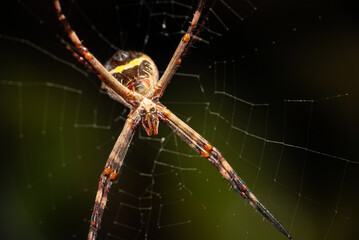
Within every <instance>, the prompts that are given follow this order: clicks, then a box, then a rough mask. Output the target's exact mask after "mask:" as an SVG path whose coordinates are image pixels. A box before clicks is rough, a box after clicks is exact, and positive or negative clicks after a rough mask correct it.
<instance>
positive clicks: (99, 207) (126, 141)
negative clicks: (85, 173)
mask: <svg viewBox="0 0 359 240" xmlns="http://www.w3.org/2000/svg"><path fill="white" fill-rule="evenodd" d="M139 122H140V116H139V115H138V114H137V112H134V111H133V112H131V113H130V115H129V117H128V118H127V120H126V123H125V126H124V127H123V129H122V132H121V134H120V136H119V137H118V139H117V141H116V143H115V145H114V147H113V149H112V151H111V153H110V156H109V157H108V160H107V162H106V165H105V168H104V170H103V171H102V174H101V177H100V180H99V183H98V190H97V194H96V198H95V204H94V208H93V211H92V216H91V221H90V230H89V234H88V240H95V239H96V236H97V232H98V230H99V228H100V225H101V220H102V215H103V212H104V210H105V207H106V203H107V196H108V193H109V191H110V188H111V185H112V183H113V181H114V180H115V179H116V177H117V175H118V173H119V171H120V168H121V166H122V163H123V160H124V158H125V156H126V153H127V150H128V147H129V146H130V143H131V141H132V137H133V135H134V133H135V130H136V127H137V125H138V124H139Z"/></svg>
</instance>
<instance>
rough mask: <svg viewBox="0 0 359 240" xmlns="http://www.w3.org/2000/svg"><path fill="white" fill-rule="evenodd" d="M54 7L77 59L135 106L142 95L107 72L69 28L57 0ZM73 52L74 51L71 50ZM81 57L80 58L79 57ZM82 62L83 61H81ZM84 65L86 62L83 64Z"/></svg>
mask: <svg viewBox="0 0 359 240" xmlns="http://www.w3.org/2000/svg"><path fill="white" fill-rule="evenodd" d="M54 5H55V9H56V12H57V16H58V19H59V21H60V22H61V24H62V25H63V27H64V29H65V31H66V32H67V35H68V37H69V38H70V40H71V41H72V43H73V44H74V45H75V47H76V49H77V51H78V53H79V54H77V53H76V54H77V55H78V57H77V56H75V57H76V58H77V60H79V61H80V62H87V63H88V65H90V66H91V67H90V70H91V71H92V72H94V73H96V75H97V76H98V77H99V79H100V80H101V81H102V82H104V83H106V84H107V85H108V86H109V87H111V88H112V89H113V90H114V91H115V92H116V93H118V94H119V95H120V96H121V97H122V98H123V99H124V100H125V101H126V102H128V103H129V104H130V105H131V106H133V107H137V106H138V105H139V102H141V100H142V98H143V96H142V95H141V94H138V93H136V92H133V91H130V90H129V89H128V88H127V87H125V86H123V85H122V84H121V83H120V82H118V81H117V80H116V79H115V78H114V77H113V76H112V74H111V73H109V72H108V71H107V70H106V68H105V67H104V66H103V65H102V64H101V63H100V62H99V61H98V60H97V59H96V58H95V56H94V55H92V53H90V52H89V51H88V49H87V48H86V47H85V46H84V45H82V42H81V41H80V39H79V37H78V36H77V34H76V32H75V31H74V30H73V29H72V28H71V26H70V24H69V23H68V21H67V20H66V16H65V14H63V13H62V9H61V4H60V1H59V0H54ZM72 52H73V53H74V51H72ZM81 58H82V59H81ZM83 64H84V63H83ZM84 65H85V66H86V64H84Z"/></svg>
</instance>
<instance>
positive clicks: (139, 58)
mask: <svg viewBox="0 0 359 240" xmlns="http://www.w3.org/2000/svg"><path fill="white" fill-rule="evenodd" d="M105 68H106V69H107V70H108V71H109V72H110V73H111V74H112V75H113V76H114V77H115V78H116V79H117V80H118V81H119V82H120V83H122V84H123V85H124V86H126V87H127V88H128V89H130V90H132V91H135V92H137V93H140V94H142V95H146V93H147V92H148V91H149V90H150V89H151V88H152V87H154V86H155V84H156V82H157V81H158V70H157V67H156V65H155V63H154V62H153V60H152V59H151V58H150V57H149V56H147V55H146V54H144V53H141V52H133V51H123V50H118V51H117V52H116V53H115V54H114V55H113V56H112V57H111V58H110V59H109V60H108V61H107V62H106V64H105ZM102 87H103V88H105V89H106V90H107V92H108V94H109V95H110V97H112V98H113V99H115V100H116V101H120V102H122V103H124V100H123V99H122V98H121V97H120V96H119V95H117V94H116V93H115V92H113V91H112V90H111V89H110V88H108V87H107V86H105V85H104V84H103V85H102Z"/></svg>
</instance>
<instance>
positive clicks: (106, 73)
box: [54, 0, 293, 240]
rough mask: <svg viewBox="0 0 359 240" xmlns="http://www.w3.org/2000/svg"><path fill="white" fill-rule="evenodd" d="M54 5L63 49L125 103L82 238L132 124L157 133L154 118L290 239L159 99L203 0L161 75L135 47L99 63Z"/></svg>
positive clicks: (94, 228) (91, 238)
mask: <svg viewBox="0 0 359 240" xmlns="http://www.w3.org/2000/svg"><path fill="white" fill-rule="evenodd" d="M54 5H55V9H56V12H57V15H58V19H59V21H60V22H61V24H62V26H63V28H64V30H65V31H66V32H67V35H68V37H69V39H70V40H71V42H72V43H73V44H74V46H72V45H70V44H69V43H67V42H66V41H64V40H63V39H61V41H62V42H63V43H64V44H65V45H66V48H67V50H69V51H70V52H71V53H72V55H73V56H74V57H75V58H76V59H77V60H78V61H79V62H80V63H81V64H83V65H84V66H86V67H87V68H88V69H90V70H91V71H92V72H93V73H94V74H96V75H97V76H98V78H99V79H100V80H101V81H102V87H103V88H104V89H105V90H106V91H107V93H108V95H109V96H110V97H111V98H113V99H114V100H116V101H118V102H120V103H122V104H124V105H125V106H127V107H129V108H130V113H129V115H128V117H127V120H126V122H125V125H124V127H123V129H122V132H121V134H120V136H119V137H118V139H117V141H116V143H115V145H114V147H113V149H112V151H111V153H110V156H109V157H108V160H107V162H106V165H105V167H104V170H103V171H102V174H101V177H100V180H99V183H98V190H97V193H96V198H95V204H94V207H93V212H92V216H91V220H90V229H89V233H88V240H95V239H96V236H97V233H98V231H99V228H100V225H101V220H102V215H103V213H104V209H105V206H106V203H107V196H108V193H109V191H110V188H111V185H112V183H113V181H114V180H115V179H116V177H117V175H118V173H119V170H120V168H121V166H122V163H123V160H124V158H125V156H126V153H127V150H128V148H129V146H130V143H131V140H132V137H133V135H134V133H135V131H136V128H137V127H138V125H140V123H141V125H142V127H143V128H144V129H145V131H146V133H147V135H148V136H151V135H157V134H158V125H159V122H160V121H162V122H163V123H164V124H166V125H167V126H169V127H170V128H171V129H172V130H173V132H174V133H175V134H177V135H178V136H179V137H180V138H181V139H182V140H183V141H184V142H186V143H187V144H188V145H189V146H190V147H191V148H193V149H194V150H195V151H196V152H197V153H198V154H200V155H201V156H202V157H204V158H206V159H207V160H208V161H209V162H210V163H211V164H212V165H214V166H215V167H216V168H217V169H218V171H219V173H220V174H221V175H222V176H223V177H224V178H225V179H226V180H227V181H228V182H229V184H230V185H231V186H232V187H233V188H234V189H235V191H237V192H238V194H239V195H240V196H241V197H242V198H244V199H245V200H246V201H247V202H248V203H249V204H250V205H251V206H252V207H253V208H254V209H255V210H257V211H258V212H259V213H260V214H261V215H262V216H263V217H264V218H266V219H267V220H268V221H269V222H270V223H271V224H273V225H274V226H275V227H276V228H277V229H278V230H279V231H280V232H281V233H283V234H284V235H285V236H286V237H288V238H289V239H293V238H292V236H291V235H290V234H289V233H288V232H287V231H286V230H285V228H284V227H283V226H282V225H281V224H280V222H279V221H278V220H277V219H276V218H275V217H274V216H273V215H272V214H271V213H270V212H269V211H268V209H267V208H266V207H265V206H264V205H263V204H262V203H261V202H260V201H259V200H258V199H257V198H256V197H255V195H254V194H253V193H252V192H251V191H250V190H249V188H248V187H247V185H246V184H245V183H244V181H243V180H242V179H241V178H240V177H239V176H238V174H237V173H236V172H235V171H234V170H233V168H232V167H231V166H230V165H229V164H228V162H227V161H226V160H225V159H224V158H223V156H222V154H221V153H220V152H219V151H218V150H217V149H216V148H215V147H214V146H212V145H211V144H210V143H209V142H208V141H207V140H206V139H205V138H203V137H202V136H201V135H200V134H198V133H197V132H196V131H195V130H193V129H192V128H191V127H189V126H188V125H187V124H186V123H184V122H183V121H182V120H180V119H179V118H178V117H177V116H176V115H175V114H173V113H172V112H171V111H170V110H168V109H167V108H166V107H165V106H164V105H163V104H161V103H160V101H159V100H160V98H161V97H162V95H163V93H164V91H165V89H166V87H167V85H168V83H169V81H170V80H171V78H172V76H173V75H174V74H175V72H176V70H177V68H178V67H179V66H180V64H181V62H182V59H183V57H184V56H185V54H186V52H187V50H188V48H189V47H190V46H191V44H193V42H194V41H195V40H196V38H197V36H198V34H199V32H200V30H201V28H202V26H203V24H201V26H200V27H198V26H197V23H198V21H199V18H200V16H201V14H202V10H203V8H204V5H205V0H199V3H198V6H197V9H196V11H195V13H194V15H193V19H192V21H191V24H190V26H189V27H188V30H187V32H186V33H185V34H184V35H183V37H182V38H181V40H180V43H179V44H178V46H177V49H176V50H175V52H174V54H173V56H172V58H171V60H170V62H169V64H168V66H167V68H166V70H165V72H164V73H163V75H162V76H161V78H159V73H158V70H157V67H156V65H155V64H154V62H153V61H152V59H151V58H150V57H148V56H147V55H145V54H144V53H141V52H132V51H123V50H118V51H117V52H116V53H115V54H114V55H113V56H112V58H111V59H110V60H109V61H108V62H107V63H106V64H105V66H104V65H102V64H101V63H100V62H99V61H98V60H97V59H96V58H95V56H94V55H93V54H92V53H90V52H89V50H88V49H87V48H86V47H85V46H84V45H83V44H82V42H81V41H80V39H79V37H78V36H77V34H76V33H75V31H74V30H73V29H72V28H71V26H70V24H69V22H68V21H67V20H66V16H65V15H64V14H63V12H62V9H61V4H60V1H59V0H54Z"/></svg>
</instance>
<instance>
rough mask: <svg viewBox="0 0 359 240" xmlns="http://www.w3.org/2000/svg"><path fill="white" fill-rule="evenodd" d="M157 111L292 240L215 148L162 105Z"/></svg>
mask: <svg viewBox="0 0 359 240" xmlns="http://www.w3.org/2000/svg"><path fill="white" fill-rule="evenodd" d="M157 110H158V112H159V114H158V115H159V117H160V120H162V121H163V122H164V123H165V124H167V125H168V126H169V127H170V128H171V129H172V130H173V131H174V132H175V133H176V134H177V135H178V136H179V137H180V138H181V139H182V140H183V141H185V142H186V143H187V144H188V145H189V146H190V147H191V148H193V149H194V150H195V151H196V152H198V153H199V154H200V155H201V156H202V157H204V158H206V159H207V160H208V161H209V162H210V163H212V164H213V165H214V166H215V167H216V168H217V169H218V171H219V172H220V173H221V175H222V176H223V177H224V178H225V179H226V180H227V181H228V182H229V183H230V184H231V186H232V187H233V188H234V189H235V190H236V191H237V192H238V193H239V195H240V196H241V197H243V198H244V199H245V200H246V201H247V202H248V203H249V204H250V205H251V206H252V207H253V208H254V209H256V210H257V211H258V212H259V213H260V214H261V215H262V216H263V217H264V218H266V219H267V220H268V221H269V222H270V223H271V224H273V225H274V226H275V227H276V228H277V229H278V230H279V231H280V232H281V233H283V234H284V235H285V236H286V237H288V238H289V239H292V240H293V238H292V236H291V235H290V234H289V233H288V232H287V230H286V229H285V228H284V227H283V226H282V224H281V223H280V222H279V221H278V220H277V219H276V218H275V217H274V216H273V214H272V213H270V212H269V210H268V209H267V208H266V207H265V206H264V205H263V204H262V203H261V202H260V201H259V200H258V199H257V198H256V196H255V195H254V194H253V193H252V192H251V191H250V190H249V188H248V187H247V185H246V184H245V182H244V181H243V180H242V179H241V178H240V177H239V176H238V174H237V173H236V172H235V171H234V169H233V168H232V167H231V166H230V165H229V163H228V162H227V161H226V160H225V159H224V158H223V156H222V154H221V153H220V152H219V151H218V150H217V149H216V148H215V147H213V146H212V145H211V144H210V143H209V142H208V141H207V140H206V139H204V138H203V137H202V136H201V135H200V134H198V133H197V132H196V131H194V130H193V129H192V128H191V127H189V126H188V125H187V124H186V123H184V122H183V121H182V120H180V119H179V118H178V117H177V116H176V115H174V114H173V113H172V112H171V111H169V110H168V109H166V108H165V107H164V106H163V105H161V104H158V105H157Z"/></svg>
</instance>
